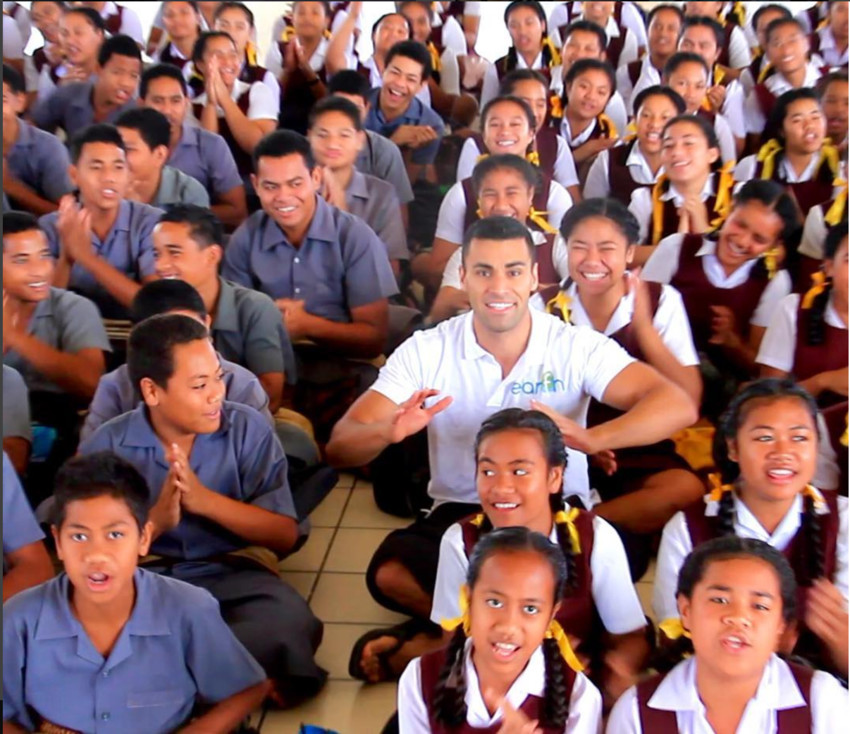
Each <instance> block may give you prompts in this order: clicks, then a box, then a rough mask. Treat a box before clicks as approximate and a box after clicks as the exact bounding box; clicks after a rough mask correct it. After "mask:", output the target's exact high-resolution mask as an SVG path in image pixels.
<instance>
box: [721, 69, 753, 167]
mask: <svg viewBox="0 0 850 734" xmlns="http://www.w3.org/2000/svg"><path fill="white" fill-rule="evenodd" d="M714 84H720V85H722V86H723V87H724V88H725V89H726V96H725V97H724V98H723V104H722V105H721V106H720V115H721V116H722V117H723V119H724V120H725V121H726V123H727V124H728V126H729V129H730V130H731V131H732V135H733V136H734V137H736V138H740V139H741V140H743V139H744V138H746V137H747V122H746V119H745V118H744V105H745V104H746V99H747V95H746V93H745V92H744V87H743V85H742V84H741V83H740V81H738V80H737V79H732V80H727V79H725V73H724V72H722V71H721V70H720V69H719V68H718V67H715V68H714ZM719 135H720V131H718V136H719ZM721 145H722V141H721ZM737 157H738V155H737V149H734V155H732V156H731V157H727V156H726V155H724V156H723V160H724V161H726V160H736V159H737Z"/></svg>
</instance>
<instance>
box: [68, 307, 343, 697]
mask: <svg viewBox="0 0 850 734" xmlns="http://www.w3.org/2000/svg"><path fill="white" fill-rule="evenodd" d="M127 354H128V359H127V365H128V370H129V374H130V378H131V380H132V382H133V384H134V385H135V386H138V388H139V391H140V392H141V395H142V399H143V401H144V402H143V404H142V405H140V406H139V407H138V408H136V409H135V410H133V411H132V412H130V413H125V414H124V415H122V416H119V417H117V418H113V419H112V420H111V421H108V422H107V423H104V424H103V425H102V426H101V427H100V428H99V429H97V431H95V433H94V434H93V435H92V436H91V437H90V438H89V439H88V440H86V441H84V442H83V443H82V444H81V445H80V449H79V453H81V454H91V453H95V452H98V451H112V452H114V453H115V454H117V455H118V456H120V457H121V458H123V459H125V460H126V461H128V462H130V463H131V464H133V466H135V467H136V469H138V470H139V472H140V473H141V474H142V476H143V477H144V478H145V480H146V482H147V484H148V487H149V488H150V496H151V501H152V502H153V503H154V504H153V507H152V509H151V520H152V522H153V523H154V531H153V536H154V541H153V543H152V545H151V551H152V552H153V553H154V554H156V555H158V556H161V557H162V560H160V561H158V562H156V561H155V562H153V563H152V564H151V566H150V568H151V569H152V570H157V571H159V572H161V573H163V574H165V575H167V576H171V577H173V578H178V579H182V580H185V581H188V582H190V583H192V584H194V585H196V586H200V587H202V588H205V589H207V590H208V591H210V593H212V595H213V596H215V597H216V598H217V599H218V600H219V602H220V603H221V607H222V615H223V617H224V619H225V621H226V622H227V623H228V624H229V625H230V627H231V629H232V630H233V633H234V634H235V635H236V637H237V638H238V639H239V640H240V641H241V642H242V643H243V644H244V645H245V646H246V647H247V648H248V650H249V651H250V652H251V653H252V654H253V656H254V657H255V658H256V659H257V661H258V662H259V663H260V664H261V665H262V666H263V668H264V670H265V671H266V674H267V675H268V677H270V678H271V679H272V680H273V681H274V682H275V685H276V697H277V700H278V701H279V702H284V703H289V704H291V703H294V702H296V701H298V700H301V699H303V698H306V697H309V696H312V695H314V694H315V693H316V692H317V691H318V690H319V689H320V688H321V686H322V685H323V683H324V681H325V678H326V675H327V674H326V672H325V671H324V670H322V669H321V668H319V667H318V665H316V663H315V661H314V654H315V651H316V649H317V648H318V645H319V642H320V641H321V637H322V623H321V622H320V621H319V620H318V619H316V617H315V616H314V615H313V613H312V612H311V611H310V608H309V607H308V606H307V603H306V601H305V600H304V599H303V598H302V597H301V596H300V595H299V594H298V593H297V592H296V591H295V590H294V589H293V588H291V587H290V586H288V585H287V584H286V583H285V582H284V581H283V580H282V579H281V578H280V576H279V575H278V573H277V563H278V558H279V557H282V556H285V555H287V554H288V553H290V552H291V551H292V549H293V547H294V546H295V543H296V541H297V540H298V528H297V524H296V519H295V509H294V506H293V502H292V496H291V494H290V490H289V484H288V481H287V462H286V458H285V456H284V454H283V449H282V448H281V446H280V443H279V442H278V441H277V439H276V438H275V435H274V432H273V431H272V429H271V428H270V426H269V425H268V422H267V421H266V420H265V419H264V418H263V417H262V416H261V415H260V414H259V413H257V411H255V410H254V409H253V408H249V407H247V406H244V405H239V404H238V403H230V402H226V401H225V400H224V393H225V385H224V381H223V379H222V375H221V366H220V365H219V361H218V356H217V355H216V353H215V350H214V349H213V346H212V344H211V343H210V339H209V332H208V331H207V329H206V328H205V327H204V326H203V325H202V324H201V323H199V322H198V321H197V320H196V319H193V318H190V317H188V316H182V315H161V316H153V317H151V318H149V319H147V320H146V321H144V322H142V323H141V324H138V325H137V326H136V327H134V329H133V331H132V332H131V334H130V342H129V348H128V352H127ZM234 554H235V555H234Z"/></svg>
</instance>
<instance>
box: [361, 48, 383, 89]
mask: <svg viewBox="0 0 850 734" xmlns="http://www.w3.org/2000/svg"><path fill="white" fill-rule="evenodd" d="M363 66H364V67H366V68H367V69H368V70H369V84H371V85H372V88H373V89H377V88H378V87H382V86H383V85H384V80H383V77H381V72H380V71H379V69H378V62H377V61H376V60H375V56H374V55H372V56H370V57H369V58H368V59H366V61H364V62H363Z"/></svg>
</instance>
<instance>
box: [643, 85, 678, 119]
mask: <svg viewBox="0 0 850 734" xmlns="http://www.w3.org/2000/svg"><path fill="white" fill-rule="evenodd" d="M650 97H667V99H669V100H670V101H671V102H672V103H673V106H674V107H675V108H676V114H677V115H684V114H685V112H686V111H687V109H688V105H687V104H686V103H685V100H684V99H682V95H681V94H679V93H678V92H676V91H675V90H673V89H670V87H662V86H661V85H660V84H653V85H652V86H651V87H646V88H645V89H641V90H640V92H638V95H637V97H635V103H634V111H635V115H637V113H638V110H639V109H640V108H641V105H643V103H644V102H646V100H648V99H649V98H650Z"/></svg>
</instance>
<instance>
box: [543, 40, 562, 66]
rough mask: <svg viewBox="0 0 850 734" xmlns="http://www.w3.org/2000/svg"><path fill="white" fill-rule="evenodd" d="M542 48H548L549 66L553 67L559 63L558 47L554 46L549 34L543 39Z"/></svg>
mask: <svg viewBox="0 0 850 734" xmlns="http://www.w3.org/2000/svg"><path fill="white" fill-rule="evenodd" d="M543 48H548V49H549V68H550V69H554V68H555V67H556V66H560V65H561V54H560V53H558V49H557V48H555V44H554V43H552V40H551V39H550V38H549V36H546V37H545V38H544V39H543Z"/></svg>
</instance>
